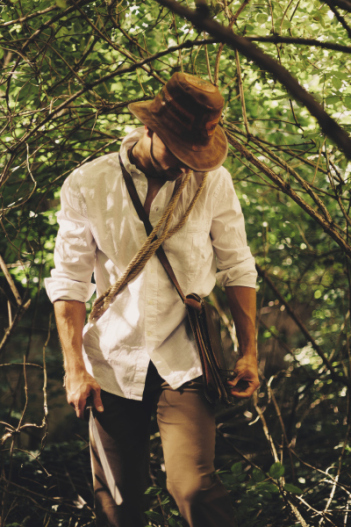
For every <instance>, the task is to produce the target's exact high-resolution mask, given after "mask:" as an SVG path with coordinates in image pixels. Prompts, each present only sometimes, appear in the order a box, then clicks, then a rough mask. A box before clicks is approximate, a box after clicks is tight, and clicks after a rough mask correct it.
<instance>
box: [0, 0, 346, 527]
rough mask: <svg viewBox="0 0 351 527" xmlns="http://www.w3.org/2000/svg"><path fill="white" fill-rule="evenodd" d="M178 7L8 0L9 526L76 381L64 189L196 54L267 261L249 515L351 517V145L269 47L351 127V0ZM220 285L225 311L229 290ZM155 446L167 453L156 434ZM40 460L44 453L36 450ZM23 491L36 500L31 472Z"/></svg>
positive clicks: (237, 476)
mask: <svg viewBox="0 0 351 527" xmlns="http://www.w3.org/2000/svg"><path fill="white" fill-rule="evenodd" d="M165 4H167V2H166V1H164V2H161V1H160V2H157V1H156V0H145V1H143V2H135V1H127V0H124V1H122V2H117V1H116V0H111V1H109V0H106V1H102V0H96V1H95V2H92V1H91V0H77V1H74V2H73V1H72V2H70V1H66V0H56V3H55V2H52V1H49V0H18V1H16V0H12V1H11V2H10V1H5V0H2V1H0V13H1V14H0V60H1V62H2V71H1V73H0V121H1V122H0V142H1V150H0V165H1V176H0V185H1V209H2V210H1V215H0V227H1V230H2V237H1V238H0V265H1V269H2V274H0V295H1V308H0V320H1V323H2V327H3V331H2V334H0V339H1V342H0V352H1V364H0V389H1V393H2V400H3V401H5V403H6V405H3V407H2V409H1V418H2V419H3V421H4V422H6V423H7V424H6V426H5V430H4V435H3V447H4V452H3V455H4V458H5V459H7V461H6V463H10V465H11V463H12V462H13V470H10V465H9V464H6V465H5V467H4V470H3V473H2V480H1V485H2V490H3V491H5V492H3V496H4V499H5V501H4V502H3V508H2V517H1V525H2V527H4V526H5V525H11V523H12V524H16V522H17V523H18V521H22V519H23V518H22V519H21V520H18V518H17V517H16V514H17V507H18V496H16V488H15V486H14V485H15V483H16V481H17V480H16V478H17V476H16V474H17V473H18V472H19V471H20V469H19V466H20V465H19V460H20V459H21V455H22V454H21V452H20V451H19V450H18V449H21V448H22V447H23V448H24V446H23V445H27V449H28V451H32V450H33V449H32V447H31V445H30V444H29V443H26V441H25V440H24V439H23V437H24V434H26V433H29V432H30V431H31V433H32V434H34V436H35V437H34V439H33V441H34V443H35V441H38V440H39V441H40V439H41V438H42V437H43V438H44V439H45V437H46V428H47V417H48V413H47V407H46V401H47V397H48V396H47V394H49V403H48V404H49V415H50V412H52V411H53V407H50V404H52V403H51V401H52V399H53V394H54V391H55V390H57V391H60V390H61V391H62V389H61V387H59V386H58V384H57V383H58V377H60V375H61V372H62V368H61V366H60V357H59V353H57V350H58V345H57V339H56V340H53V339H55V329H54V324H53V322H52V321H51V318H50V311H51V307H50V306H49V304H48V301H47V299H46V296H45V292H44V290H43V278H44V277H45V276H47V275H48V274H49V271H50V268H51V267H52V265H53V257H52V250H53V247H54V240H55V235H56V217H55V213H56V211H57V209H58V206H59V188H60V186H61V184H62V182H63V180H64V178H65V177H66V176H67V175H68V174H69V173H70V172H71V171H72V170H73V169H74V168H76V167H77V166H79V165H81V164H83V163H85V162H87V161H89V160H90V159H92V158H94V157H96V156H99V155H102V154H105V153H108V152H111V151H115V150H117V149H118V148H119V144H120V140H121V138H122V137H123V136H124V135H125V133H127V132H128V131H129V130H130V129H131V128H132V127H134V126H137V125H138V123H137V122H136V121H135V120H134V119H133V118H132V117H131V115H130V114H129V112H128V110H127V105H128V103H129V102H131V101H136V100H143V99H147V98H150V97H153V95H154V94H155V93H157V92H158V90H159V89H160V87H161V85H162V84H163V83H164V82H165V81H166V80H167V79H168V78H169V76H170V75H171V74H172V73H173V72H175V71H179V70H184V71H186V72H189V73H193V74H197V75H200V76H203V77H204V78H208V79H210V80H212V81H213V82H215V83H216V84H218V86H219V87H220V89H221V91H222V93H223V96H224V98H225V110H224V114H223V126H224V129H225V131H226V133H227V135H228V140H229V143H230V150H229V156H228V160H227V162H226V166H227V168H228V169H229V170H230V172H231V174H232V175H233V180H234V182H235V187H236V190H237V193H238V195H239V197H240V200H241V204H242V207H243V210H244V214H245V218H246V225H247V234H248V239H249V242H250V245H251V248H252V251H253V253H254V254H255V256H256V261H257V264H258V271H259V285H258V301H259V311H258V327H259V333H258V342H259V360H260V367H261V370H262V386H261V388H260V390H259V393H258V396H257V397H256V398H254V399H253V401H252V403H251V406H250V405H247V404H245V403H240V404H238V405H237V407H235V408H234V409H232V410H231V411H230V412H229V413H228V412H225V411H223V412H221V413H220V414H219V425H218V445H219V447H218V449H219V457H218V460H219V461H218V469H219V472H220V474H221V477H222V479H223V481H224V483H225V484H226V485H227V487H228V488H229V489H230V492H231V495H232V497H233V502H234V505H235V507H236V510H237V514H238V518H239V519H240V521H241V525H246V524H247V525H249V524H250V525H257V526H261V525H262V526H268V525H274V524H277V522H278V521H279V524H280V525H282V526H283V525H287V526H289V527H291V526H292V525H307V524H309V525H317V524H318V525H346V524H347V521H348V520H349V516H350V514H349V512H348V510H349V504H350V496H351V494H350V487H351V482H350V476H349V474H350V447H349V443H348V441H349V435H350V421H349V387H350V342H349V326H350V283H351V281H350V263H349V257H350V255H351V247H350V239H349V230H350V225H351V220H350V214H349V211H350V203H351V202H350V165H349V164H348V163H347V159H346V157H347V154H348V153H347V152H345V149H343V148H342V146H341V145H340V144H339V143H338V141H337V140H336V139H335V136H334V135H333V133H332V131H333V130H334V125H333V121H330V123H329V124H330V128H329V129H326V128H325V127H324V128H323V131H322V129H321V127H320V126H322V121H321V120H319V121H318V122H317V120H316V119H315V118H314V117H312V116H311V113H310V109H308V108H309V106H308V105H307V103H306V102H304V101H303V99H301V98H300V99H298V100H297V99H296V98H295V96H293V95H291V94H292V93H294V92H293V90H292V88H293V86H292V83H291V82H292V81H291V80H290V79H289V78H288V77H283V78H281V77H279V78H280V81H278V80H277V76H275V75H273V74H272V73H269V71H268V70H267V67H266V64H267V60H266V59H267V57H268V58H271V59H273V60H274V65H278V66H282V67H284V68H285V69H286V70H287V71H288V72H290V74H292V76H293V77H294V79H296V80H297V81H298V82H299V83H300V85H301V86H302V87H303V88H304V89H305V90H307V91H308V92H309V94H310V95H311V96H312V100H314V101H316V102H318V103H320V105H321V108H322V109H323V111H325V112H327V114H328V115H329V116H330V117H331V118H332V119H333V120H334V122H335V123H337V124H338V125H339V126H340V127H341V128H342V129H343V130H344V131H346V132H347V133H348V132H349V131H350V126H351V88H350V82H349V81H350V76H351V72H350V65H349V60H348V57H349V54H350V52H351V47H350V46H348V45H347V43H348V39H349V38H350V36H351V27H350V24H351V15H350V13H351V6H350V2H349V1H348V0H344V1H343V2H341V1H340V2H334V3H333V2H329V1H328V2H323V1H319V0H311V1H310V0H309V1H307V0H296V1H288V0H286V1H285V2H281V1H278V0H265V1H264V2H261V3H259V2H255V1H254V0H251V1H250V0H245V1H243V2H241V1H239V0H233V1H230V2H229V1H227V0H223V2H219V1H215V0H211V2H210V3H209V10H210V11H209V17H206V16H205V17H204V16H200V15H199V12H196V11H195V10H194V8H195V5H194V4H192V3H191V2H189V3H184V2H183V3H182V4H181V6H182V7H185V8H187V11H186V12H184V15H182V16H179V15H176V14H174V13H173V11H172V9H173V10H175V9H176V8H175V7H174V6H173V4H172V3H171V2H168V4H167V5H168V6H171V9H170V8H169V7H164V5H165ZM179 5H180V4H178V6H179ZM172 6H173V7H172ZM338 6H339V7H338ZM189 12H192V14H190V15H189ZM205 14H206V13H205ZM190 17H192V19H194V20H195V21H196V24H195V22H194V21H193V22H191V21H190ZM194 17H195V18H194ZM212 21H217V22H218V23H220V24H222V25H223V26H226V27H227V26H228V27H232V28H233V31H234V34H235V36H239V37H241V36H244V37H246V38H247V39H248V40H247V43H248V44H250V43H256V44H257V45H258V46H259V47H260V49H261V50H262V51H263V52H264V57H263V59H262V58H261V59H257V60H256V59H253V58H252V56H251V55H250V54H249V52H248V51H247V50H248V49H251V48H249V47H248V44H247V47H246V48H245V47H243V48H240V53H238V51H237V50H236V49H235V46H233V45H231V44H230V42H229V41H228V42H227V43H226V44H224V45H223V44H222V43H221V38H218V35H217V34H215V33H213V34H212V33H211V32H212V29H211V26H210V24H209V22H212ZM204 24H205V25H206V24H207V25H206V27H207V29H206V32H205V31H203V29H202V28H203V27H204ZM213 31H214V30H213ZM223 35H224V30H223ZM223 39H224V37H223ZM223 39H222V40H223ZM345 154H346V155H345ZM216 298H217V303H219V306H220V308H221V311H222V315H223V320H224V326H226V325H228V324H227V322H226V320H227V315H228V313H227V310H226V307H225V306H224V303H223V292H222V291H220V290H218V291H216ZM229 329H230V328H229ZM23 356H24V358H23ZM23 362H25V364H26V366H25V367H24V368H23V366H22V364H23ZM23 371H24V373H23ZM48 377H49V378H48ZM42 387H44V390H42ZM40 408H42V410H41V411H40ZM244 436H245V437H244ZM44 443H45V440H44V441H43V445H44ZM35 448H38V449H39V450H40V451H41V454H40V458H39V459H42V460H45V456H46V455H48V458H49V457H50V450H48V446H46V447H45V448H42V447H41V446H40V443H39V444H37V445H36V446H35ZM154 448H155V452H156V454H155V456H156V459H158V461H159V462H161V461H162V459H161V453H160V450H159V443H158V439H157V438H156V439H155V440H154ZM77 451H78V450H77ZM63 452H64V449H62V451H61V454H60V455H62V456H63V455H64V454H63ZM69 452H70V450H69ZM234 461H235V463H234V465H233V462H234ZM48 462H49V461H48ZM29 465H30V462H28V459H27V461H26V462H25V463H24V465H23V466H24V467H29ZM232 465H233V466H232ZM230 466H232V470H230V471H228V470H227V469H228V467H230ZM282 467H284V469H283V468H282ZM33 470H34V469H33ZM283 470H285V472H284V473H283V472H282V471H283ZM154 472H155V474H156V476H155V478H157V473H158V472H157V470H156V471H154ZM35 477H37V476H35ZM44 485H45V484H44V483H43V488H44ZM29 487H30V485H28V489H29ZM153 489H154V490H152V491H150V492H151V494H152V495H153V496H154V497H155V503H154V505H153V508H152V510H150V513H149V520H150V522H151V523H153V524H154V525H158V524H159V525H162V524H164V525H166V524H167V523H168V525H170V526H171V527H173V526H174V525H176V523H175V522H177V524H181V520H179V516H178V513H177V511H176V509H174V504H173V502H172V501H171V500H170V498H169V496H168V495H167V493H166V491H165V488H164V485H163V486H162V485H161V484H160V482H157V481H156V479H155V486H154V487H153ZM300 491H301V492H302V494H300ZM20 494H21V496H22V498H23V496H27V497H26V499H27V498H28V500H31V497H30V493H29V490H28V493H27V494H26V491H25V485H24V486H23V488H21V491H20ZM62 499H63V501H64V500H65V497H64V496H63V497H62ZM26 503H29V501H26ZM41 505H42V502H40V503H39V502H33V501H31V507H32V510H33V511H34V510H37V513H38V515H39V516H38V518H40V519H39V520H38V523H37V525H40V524H42V525H56V524H57V523H56V524H55V523H54V522H55V521H56V520H55V519H54V516H53V519H50V520H48V518H46V520H44V516H43V515H41V516H40V514H41V513H40V507H41ZM70 506H72V502H70V501H69V500H68V501H67V507H70ZM72 510H73V509H70V511H72ZM77 510H78V509H77ZM78 512H79V511H78ZM78 512H77V517H78V516H79V514H80V513H79V514H78ZM158 515H161V516H158ZM278 515H280V516H279V518H278ZM164 518H166V519H164ZM47 521H49V523H45V522H47ZM77 521H78V520H77ZM79 521H80V520H79ZM39 522H41V523H39ZM50 522H51V523H50ZM82 522H83V520H82ZM162 522H163V523H162ZM245 522H246V523H245ZM22 524H23V525H24V524H25V523H22ZM82 524H83V523H82ZM28 525H29V523H28ZM79 525H80V524H79Z"/></svg>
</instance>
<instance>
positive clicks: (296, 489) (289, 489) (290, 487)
mask: <svg viewBox="0 0 351 527" xmlns="http://www.w3.org/2000/svg"><path fill="white" fill-rule="evenodd" d="M284 490H286V491H287V492H292V493H293V494H303V490H301V489H300V488H299V487H296V485H293V484H292V483H287V484H286V485H285V486H284Z"/></svg>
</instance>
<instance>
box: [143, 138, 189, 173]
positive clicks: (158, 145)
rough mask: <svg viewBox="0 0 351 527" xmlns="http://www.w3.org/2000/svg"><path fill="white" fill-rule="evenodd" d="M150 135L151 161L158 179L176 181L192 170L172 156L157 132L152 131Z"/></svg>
mask: <svg viewBox="0 0 351 527" xmlns="http://www.w3.org/2000/svg"><path fill="white" fill-rule="evenodd" d="M150 134H151V144H150V159H151V163H152V165H153V167H154V170H155V173H156V174H157V176H156V177H159V178H162V179H165V180H166V181H174V180H175V179H177V178H178V177H180V176H183V175H184V174H187V173H188V172H189V170H191V169H190V168H189V167H187V166H186V165H184V164H183V163H182V162H181V161H180V160H179V159H178V158H177V157H175V156H174V155H173V154H172V152H171V151H170V150H169V149H168V148H167V146H166V145H165V144H164V143H163V141H162V140H161V139H160V138H159V137H158V135H157V134H155V132H151V131H150Z"/></svg>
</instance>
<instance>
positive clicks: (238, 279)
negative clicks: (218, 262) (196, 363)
mask: <svg viewBox="0 0 351 527" xmlns="http://www.w3.org/2000/svg"><path fill="white" fill-rule="evenodd" d="M252 264H253V265H252V267H251V266H250V267H251V268H250V269H248V261H247V260H246V261H245V262H243V265H236V266H235V267H231V268H229V269H224V270H222V271H219V272H218V273H216V279H217V283H218V284H219V285H220V286H222V287H230V286H234V285H238V286H244V287H253V288H255V287H256V280H257V271H256V269H255V260H254V258H252Z"/></svg>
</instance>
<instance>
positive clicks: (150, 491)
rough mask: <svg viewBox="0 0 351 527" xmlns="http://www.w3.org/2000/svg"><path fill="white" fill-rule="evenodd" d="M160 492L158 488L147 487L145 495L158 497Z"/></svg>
mask: <svg viewBox="0 0 351 527" xmlns="http://www.w3.org/2000/svg"><path fill="white" fill-rule="evenodd" d="M161 492H162V489H161V488H160V487H149V488H148V489H146V491H145V494H146V495H147V496H158V495H159V494H160V493H161Z"/></svg>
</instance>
